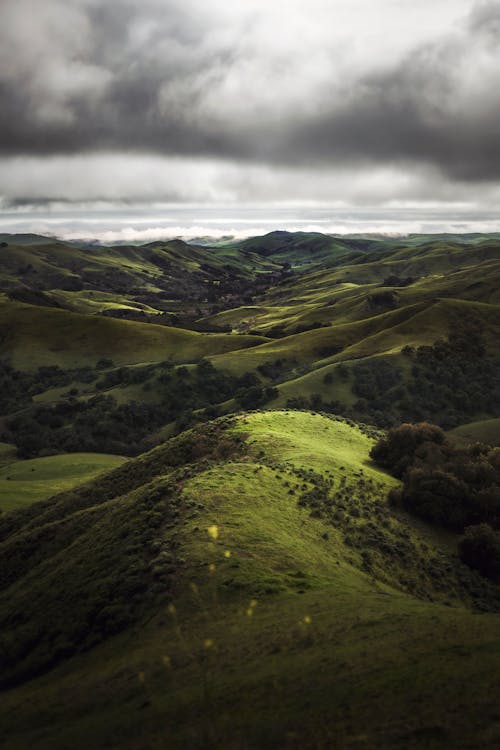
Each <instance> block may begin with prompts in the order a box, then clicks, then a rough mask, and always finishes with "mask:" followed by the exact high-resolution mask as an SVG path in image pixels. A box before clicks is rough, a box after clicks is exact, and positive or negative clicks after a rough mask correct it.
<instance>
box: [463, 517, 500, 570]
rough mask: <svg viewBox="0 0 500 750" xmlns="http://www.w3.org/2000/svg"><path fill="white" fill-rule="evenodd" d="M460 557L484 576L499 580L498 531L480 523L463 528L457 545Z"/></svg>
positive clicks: (499, 538) (499, 535)
mask: <svg viewBox="0 0 500 750" xmlns="http://www.w3.org/2000/svg"><path fill="white" fill-rule="evenodd" d="M458 553H459V555H460V559H461V560H462V561H463V562H464V563H465V564H466V565H468V566H469V567H470V568H474V570H477V571H478V572H479V573H480V574H481V575H482V576H484V577H485V578H490V579H491V580H492V581H494V582H495V583H499V582H500V533H499V532H498V531H494V530H493V529H492V528H491V526H488V524H485V523H481V524H478V525H477V526H469V527H468V528H466V529H465V536H464V537H463V539H461V541H460V542H459V545H458Z"/></svg>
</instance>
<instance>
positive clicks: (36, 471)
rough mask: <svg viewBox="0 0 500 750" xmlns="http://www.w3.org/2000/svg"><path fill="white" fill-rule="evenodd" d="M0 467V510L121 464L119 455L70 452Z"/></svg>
mask: <svg viewBox="0 0 500 750" xmlns="http://www.w3.org/2000/svg"><path fill="white" fill-rule="evenodd" d="M12 458H13V457H12V456H11V457H10V459H11V462H10V463H6V465H5V466H3V467H2V468H0V512H2V513H3V512H5V511H10V510H15V509H16V508H22V507H23V506H24V505H29V504H31V503H33V502H37V501H39V500H45V499H46V498H48V497H52V495H54V494H55V493H56V492H62V491H63V490H68V489H72V488H73V487H75V486H77V485H79V484H82V483H83V482H87V481H89V480H90V479H94V478H95V477H96V476H99V474H102V473H103V472H105V471H109V470H110V469H113V468H115V467H116V466H119V465H120V464H122V463H123V462H124V461H125V459H124V458H122V457H121V456H107V455H105V454H103V453H71V454H68V455H60V456H46V457H45V458H34V459H32V460H30V461H15V462H14V461H12Z"/></svg>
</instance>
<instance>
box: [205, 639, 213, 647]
mask: <svg viewBox="0 0 500 750" xmlns="http://www.w3.org/2000/svg"><path fill="white" fill-rule="evenodd" d="M203 645H204V646H205V648H206V649H211V648H213V647H214V642H213V640H212V639H211V638H206V639H205V641H204V643H203Z"/></svg>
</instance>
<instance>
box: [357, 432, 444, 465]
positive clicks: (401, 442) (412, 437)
mask: <svg viewBox="0 0 500 750" xmlns="http://www.w3.org/2000/svg"><path fill="white" fill-rule="evenodd" d="M444 442H445V435H444V432H443V430H442V429H441V428H440V427H438V426H437V425H434V424H430V423H429V422H420V423H418V424H402V425H401V426H400V427H394V428H392V429H391V430H389V431H388V433H387V435H386V436H385V437H383V438H381V440H379V441H378V443H376V445H374V447H373V448H372V450H371V452H370V456H371V458H372V459H373V460H374V461H375V463H377V464H378V465H379V466H382V467H383V468H384V469H389V471H390V472H391V473H392V474H394V476H396V477H398V478H401V477H402V476H403V475H404V473H405V472H406V470H407V469H408V468H409V467H410V466H412V465H413V464H414V463H415V459H416V458H417V457H419V458H421V460H422V461H424V460H426V459H428V458H429V455H430V454H431V453H432V452H433V450H435V448H434V449H433V447H432V446H436V445H437V446H440V445H443V444H444Z"/></svg>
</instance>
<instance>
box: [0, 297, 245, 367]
mask: <svg viewBox="0 0 500 750" xmlns="http://www.w3.org/2000/svg"><path fill="white" fill-rule="evenodd" d="M0 326H1V327H2V341H1V343H0V353H1V354H2V355H3V356H4V357H7V358H8V359H9V361H10V362H11V364H12V365H13V366H14V367H16V368H19V369H32V368H34V367H36V366H40V365H52V364H57V365H59V366H60V367H78V366H81V365H91V366H93V365H95V363H96V362H97V361H98V360H99V359H101V358H102V357H110V358H111V359H113V361H114V362H115V363H116V364H119V365H127V364H137V363H140V362H155V361H156V362H158V361H162V360H168V359H169V360H171V361H172V362H176V363H178V362H189V361H196V360H197V359H199V358H201V357H204V356H208V355H213V354H220V353H222V352H227V351H230V350H232V349H238V348H240V347H241V348H244V347H247V346H255V345H256V344H258V343H259V337H256V336H232V335H229V334H208V333H207V334H202V333H196V332H194V331H186V330H183V329H179V328H169V327H168V326H159V325H146V324H143V323H136V322H133V321H129V320H116V319H114V318H102V317H98V316H94V315H92V316H90V315H79V314H77V313H71V312H68V311H67V310H57V309H51V308H40V307H36V306H33V305H25V304H21V303H15V302H3V304H0Z"/></svg>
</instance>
